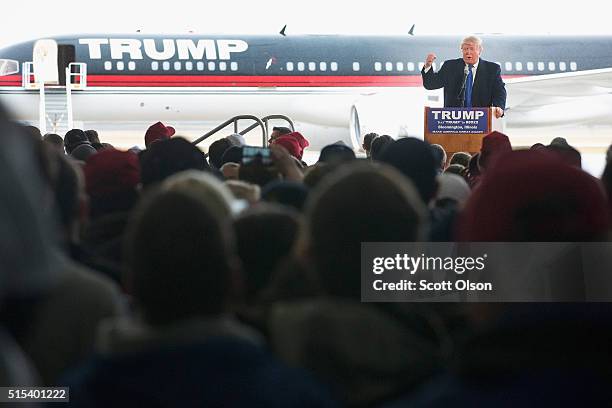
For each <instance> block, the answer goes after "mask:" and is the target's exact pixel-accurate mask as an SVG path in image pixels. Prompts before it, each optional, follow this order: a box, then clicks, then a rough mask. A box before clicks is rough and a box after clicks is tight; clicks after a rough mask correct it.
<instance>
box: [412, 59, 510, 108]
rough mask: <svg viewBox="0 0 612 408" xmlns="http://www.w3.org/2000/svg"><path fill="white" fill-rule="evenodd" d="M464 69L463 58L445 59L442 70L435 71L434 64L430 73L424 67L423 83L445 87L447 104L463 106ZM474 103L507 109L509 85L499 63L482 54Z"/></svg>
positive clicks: (475, 85) (437, 87) (426, 87)
mask: <svg viewBox="0 0 612 408" xmlns="http://www.w3.org/2000/svg"><path fill="white" fill-rule="evenodd" d="M464 70H465V62H464V61H463V58H458V59H453V60H448V61H445V62H444V65H442V68H440V70H439V71H438V72H434V70H433V67H432V68H431V69H430V70H429V71H428V72H427V73H425V72H424V70H422V71H421V75H422V77H423V86H424V87H425V89H439V88H442V87H443V88H444V106H445V107H460V106H461V99H460V98H459V93H460V92H461V85H462V84H463V76H464V72H465V71H464ZM472 106H473V107H479V108H480V107H482V108H486V107H489V106H498V107H500V108H502V109H506V85H505V84H504V81H503V80H502V78H501V68H500V67H499V65H497V64H495V63H493V62H489V61H485V60H483V59H482V58H481V59H480V61H479V62H478V69H477V70H476V80H475V81H474V87H473V88H472Z"/></svg>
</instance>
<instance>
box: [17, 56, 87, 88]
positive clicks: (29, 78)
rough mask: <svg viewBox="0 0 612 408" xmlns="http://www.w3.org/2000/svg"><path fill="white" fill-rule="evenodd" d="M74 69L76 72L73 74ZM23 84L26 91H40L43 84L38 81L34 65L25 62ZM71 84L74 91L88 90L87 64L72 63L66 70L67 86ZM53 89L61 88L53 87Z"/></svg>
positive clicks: (22, 73) (22, 76) (22, 75)
mask: <svg viewBox="0 0 612 408" xmlns="http://www.w3.org/2000/svg"><path fill="white" fill-rule="evenodd" d="M73 68H74V71H75V72H72V71H73ZM21 84H22V86H23V87H24V88H25V89H39V88H40V86H41V84H40V83H39V82H37V81H36V74H35V72H34V63H33V62H32V61H30V62H24V63H23V65H22V70H21ZM68 84H70V85H71V86H72V89H85V88H87V64H85V63H84V62H71V63H70V64H68V67H67V68H66V85H68ZM51 87H53V88H56V87H61V86H60V85H52V86H51Z"/></svg>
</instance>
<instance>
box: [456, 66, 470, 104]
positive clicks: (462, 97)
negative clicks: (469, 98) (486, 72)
mask: <svg viewBox="0 0 612 408" xmlns="http://www.w3.org/2000/svg"><path fill="white" fill-rule="evenodd" d="M468 71H469V68H468V66H467V64H466V65H465V67H464V68H463V83H462V84H461V89H460V90H459V96H458V97H457V98H458V99H459V103H460V104H461V107H462V108H464V107H465V83H466V82H467V77H468Z"/></svg>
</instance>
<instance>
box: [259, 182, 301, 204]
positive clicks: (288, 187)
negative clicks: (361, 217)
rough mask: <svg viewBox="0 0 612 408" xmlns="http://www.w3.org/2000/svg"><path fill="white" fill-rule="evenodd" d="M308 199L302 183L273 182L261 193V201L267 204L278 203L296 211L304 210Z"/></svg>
mask: <svg viewBox="0 0 612 408" xmlns="http://www.w3.org/2000/svg"><path fill="white" fill-rule="evenodd" d="M307 197H308V188H307V187H306V186H305V185H304V184H302V183H296V182H290V181H284V180H279V181H273V182H271V183H268V184H267V185H266V186H265V188H264V189H263V190H262V191H261V199H262V200H263V201H267V202H269V203H278V204H282V205H284V206H287V207H292V208H294V209H296V210H298V211H301V210H302V208H304V203H305V202H306V198H307Z"/></svg>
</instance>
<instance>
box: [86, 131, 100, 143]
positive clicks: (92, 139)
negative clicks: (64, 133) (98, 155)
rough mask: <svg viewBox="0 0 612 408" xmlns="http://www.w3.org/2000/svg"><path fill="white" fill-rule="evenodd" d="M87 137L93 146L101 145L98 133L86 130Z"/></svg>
mask: <svg viewBox="0 0 612 408" xmlns="http://www.w3.org/2000/svg"><path fill="white" fill-rule="evenodd" d="M85 136H87V139H88V140H89V143H91V144H94V143H100V137H99V136H98V132H96V131H95V130H93V129H89V130H86V131H85Z"/></svg>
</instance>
